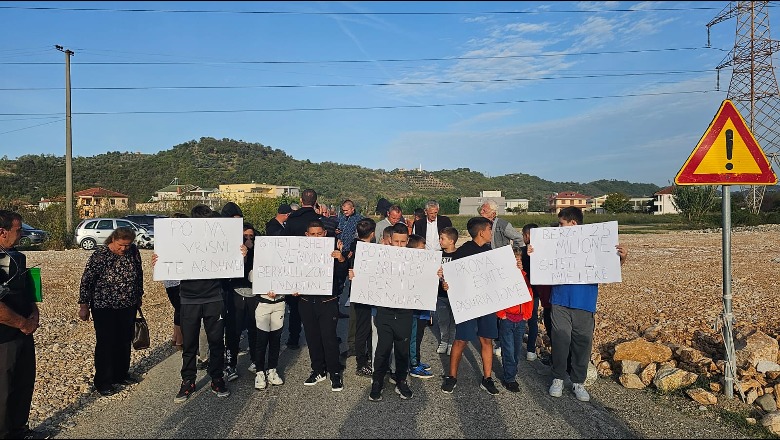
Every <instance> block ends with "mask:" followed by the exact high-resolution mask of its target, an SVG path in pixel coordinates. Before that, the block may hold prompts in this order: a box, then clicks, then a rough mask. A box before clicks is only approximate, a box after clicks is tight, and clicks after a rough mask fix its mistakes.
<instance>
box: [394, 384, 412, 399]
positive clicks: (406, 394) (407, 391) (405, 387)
mask: <svg viewBox="0 0 780 440" xmlns="http://www.w3.org/2000/svg"><path fill="white" fill-rule="evenodd" d="M395 393H396V394H398V395H399V396H401V398H402V399H404V400H407V399H411V398H412V396H414V393H413V392H412V390H411V388H409V384H407V383H406V381H405V380H399V381H398V383H396V384H395Z"/></svg>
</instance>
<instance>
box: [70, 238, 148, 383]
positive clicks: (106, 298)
mask: <svg viewBox="0 0 780 440" xmlns="http://www.w3.org/2000/svg"><path fill="white" fill-rule="evenodd" d="M134 240H135V231H133V230H132V229H130V228H126V227H122V228H117V229H116V230H114V232H112V233H111V235H110V236H109V237H108V239H107V240H106V246H102V247H99V248H98V249H97V250H95V252H94V253H93V254H92V256H90V257H89V261H87V266H86V268H85V269H84V274H83V275H82V277H81V289H80V294H79V318H81V319H82V320H83V321H87V320H89V315H90V311H91V312H92V321H93V322H94V324H95V338H96V340H97V341H96V344H95V389H96V390H97V391H98V392H99V393H100V394H102V395H104V396H109V395H111V394H114V393H116V392H117V389H116V388H115V386H116V385H130V384H132V383H135V382H136V380H135V379H133V378H132V377H131V376H129V375H128V369H129V368H130V344H131V342H132V340H133V330H134V322H135V315H136V311H137V310H138V308H139V307H141V297H142V296H143V294H144V287H143V278H144V277H143V275H144V274H143V269H142V267H141V254H140V252H138V248H137V247H136V246H135V244H133V241H134Z"/></svg>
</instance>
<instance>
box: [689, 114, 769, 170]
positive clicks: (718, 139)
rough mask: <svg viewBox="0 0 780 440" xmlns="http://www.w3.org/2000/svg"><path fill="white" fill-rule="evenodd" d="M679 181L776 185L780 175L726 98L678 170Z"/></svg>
mask: <svg viewBox="0 0 780 440" xmlns="http://www.w3.org/2000/svg"><path fill="white" fill-rule="evenodd" d="M674 183H676V184H678V185H774V184H776V183H777V176H776V175H775V173H774V171H773V170H772V165H770V163H769V161H768V160H767V158H766V155H764V151H763V150H762V149H761V147H759V145H758V142H756V139H755V138H754V137H753V133H751V132H750V129H748V127H747V125H746V124H745V120H744V119H742V115H741V114H740V113H739V111H738V110H737V108H736V107H734V104H732V103H731V101H729V100H728V99H727V100H725V101H723V104H721V106H720V110H718V113H717V114H716V115H715V118H713V120H712V123H711V124H710V126H709V128H707V131H706V132H705V133H704V135H703V136H702V137H701V139H700V140H699V143H698V144H697V145H696V148H695V149H694V150H693V153H691V155H690V157H688V160H687V161H685V165H683V167H682V168H681V169H680V172H679V173H677V177H675V178H674Z"/></svg>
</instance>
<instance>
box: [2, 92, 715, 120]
mask: <svg viewBox="0 0 780 440" xmlns="http://www.w3.org/2000/svg"><path fill="white" fill-rule="evenodd" d="M712 92H718V91H717V90H690V91H679V92H655V93H628V94H625V95H601V96H579V97H571V98H539V99H519V100H511V101H489V102H470V103H450V104H408V105H381V106H369V107H299V108H288V109H242V110H145V111H119V112H73V114H74V115H82V116H96V115H169V114H198V113H274V112H279V113H286V112H302V111H334V110H392V109H412V108H440V107H466V106H476V105H496V104H527V103H533V102H561V101H585V100H589V99H610V98H636V97H644V96H667V95H690V94H701V93H712ZM61 115H62V114H61V113H0V116H61Z"/></svg>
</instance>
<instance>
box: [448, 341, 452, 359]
mask: <svg viewBox="0 0 780 440" xmlns="http://www.w3.org/2000/svg"><path fill="white" fill-rule="evenodd" d="M450 354H452V344H447V356H449V355H450Z"/></svg>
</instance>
